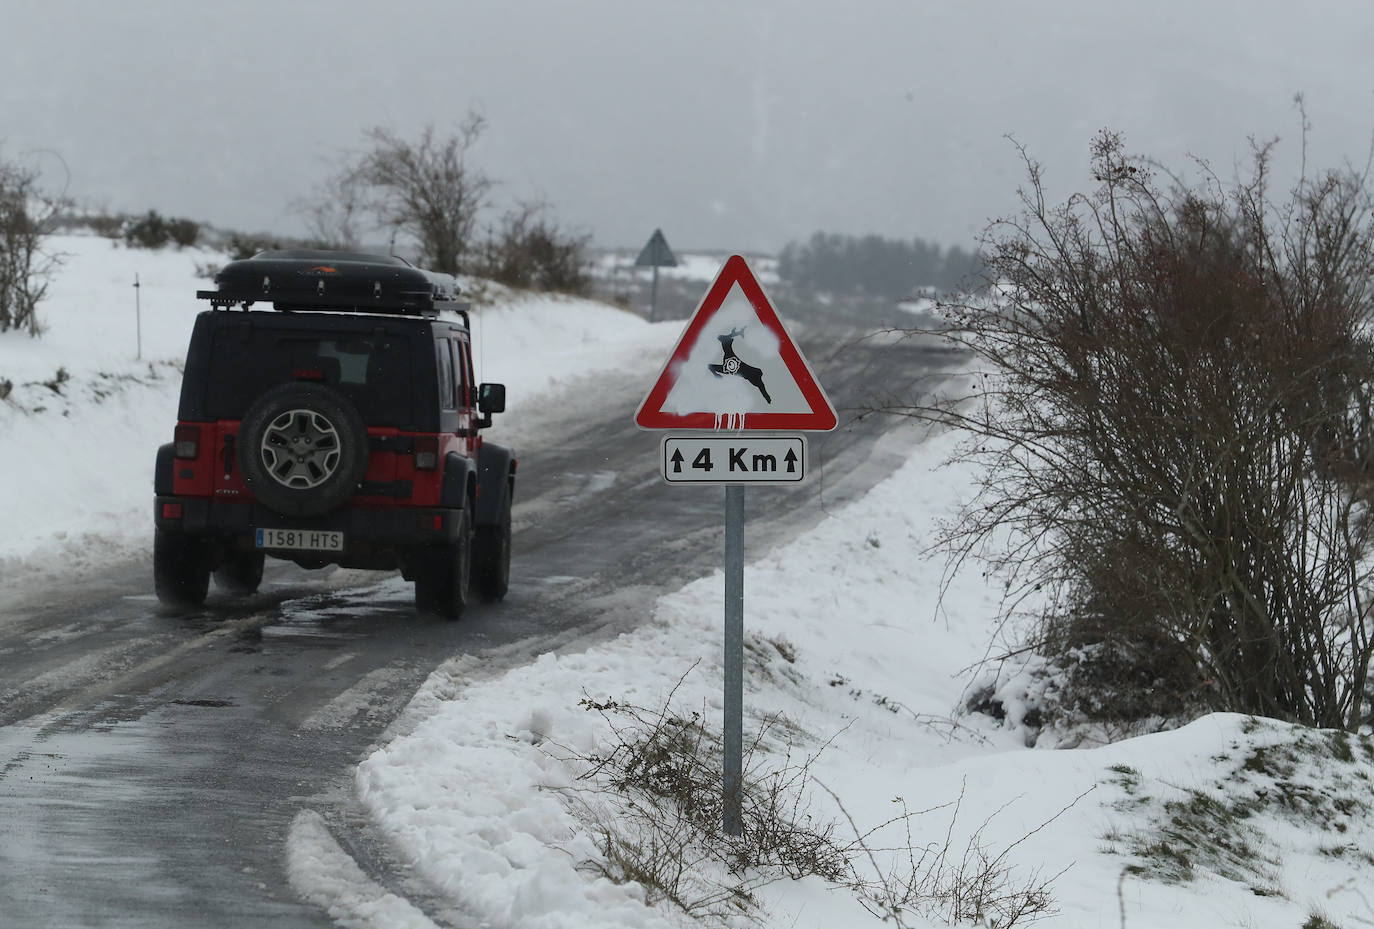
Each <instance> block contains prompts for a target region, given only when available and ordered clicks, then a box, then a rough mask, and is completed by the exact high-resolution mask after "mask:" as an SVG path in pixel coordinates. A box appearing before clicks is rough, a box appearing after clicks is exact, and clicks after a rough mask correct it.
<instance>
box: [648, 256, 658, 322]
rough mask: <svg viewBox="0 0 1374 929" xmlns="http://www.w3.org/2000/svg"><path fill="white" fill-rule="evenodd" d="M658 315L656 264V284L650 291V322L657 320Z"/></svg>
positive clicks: (656, 275)
mask: <svg viewBox="0 0 1374 929" xmlns="http://www.w3.org/2000/svg"><path fill="white" fill-rule="evenodd" d="M657 315H658V265H654V286H653V289H652V290H650V291H649V322H651V323H652V322H657V320H655V319H654V317H655V316H657Z"/></svg>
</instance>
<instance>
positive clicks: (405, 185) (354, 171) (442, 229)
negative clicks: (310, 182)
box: [297, 113, 492, 274]
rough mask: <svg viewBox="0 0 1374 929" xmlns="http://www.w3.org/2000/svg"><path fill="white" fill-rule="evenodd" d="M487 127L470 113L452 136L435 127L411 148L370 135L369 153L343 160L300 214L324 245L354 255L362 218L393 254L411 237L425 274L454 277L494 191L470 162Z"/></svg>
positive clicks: (389, 135) (395, 138)
mask: <svg viewBox="0 0 1374 929" xmlns="http://www.w3.org/2000/svg"><path fill="white" fill-rule="evenodd" d="M485 127H486V121H485V120H484V119H483V118H482V117H481V116H480V115H479V114H477V113H470V114H469V115H468V117H467V118H466V119H465V120H464V121H463V122H462V124H460V125H459V126H458V129H457V132H456V133H454V134H453V135H449V136H441V135H439V134H438V133H436V132H435V129H434V127H433V126H432V125H431V126H426V127H425V129H424V130H423V131H422V132H421V133H420V137H419V139H418V140H415V141H411V140H409V139H405V138H402V137H401V136H400V135H397V134H396V133H395V132H393V131H391V130H389V129H384V128H381V127H377V128H374V129H371V130H369V131H368V133H367V142H368V147H367V148H366V149H364V150H363V151H362V152H360V153H358V154H357V155H355V156H352V157H351V158H348V159H346V160H345V162H344V164H343V165H342V167H341V169H340V170H339V172H338V173H337V174H336V175H335V176H333V177H332V178H330V179H329V180H328V181H326V182H325V184H324V185H323V186H322V187H321V189H320V190H319V191H318V192H317V193H316V194H315V196H314V197H312V198H311V199H310V200H308V201H306V202H305V203H302V204H298V205H297V209H298V210H299V211H301V212H303V213H304V214H305V216H306V220H307V223H308V224H309V225H310V226H311V231H312V234H314V235H316V236H317V237H318V238H320V240H321V242H322V244H325V245H329V246H332V247H350V248H351V247H354V246H355V245H356V243H357V241H358V239H359V237H360V229H359V227H360V217H362V216H366V217H369V218H371V219H373V220H375V222H376V224H377V225H378V226H380V227H381V228H382V229H384V230H387V231H388V232H389V233H390V235H391V239H392V246H393V250H394V248H395V239H396V237H397V236H408V237H410V238H411V239H413V240H414V242H415V244H416V245H417V246H418V247H419V249H420V251H421V261H422V262H423V263H424V265H425V266H426V267H429V268H433V269H434V270H436V271H446V272H448V273H450V274H456V273H458V272H459V270H460V265H461V262H462V260H463V258H464V257H465V256H466V255H467V253H468V252H469V251H470V250H471V249H472V246H473V244H474V242H473V232H474V230H475V228H476V223H477V217H478V214H479V213H480V212H481V210H482V209H483V207H484V206H485V205H486V200H487V195H488V193H489V192H490V190H491V186H492V181H491V179H490V178H489V177H488V176H487V175H486V174H485V173H484V172H482V171H481V170H480V169H478V168H476V167H475V166H473V165H472V164H471V163H470V160H469V157H468V153H469V150H470V149H471V148H472V146H473V145H475V144H476V142H477V140H478V139H479V138H480V137H481V135H482V131H483V129H485Z"/></svg>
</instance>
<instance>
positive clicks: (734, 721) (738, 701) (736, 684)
mask: <svg viewBox="0 0 1374 929" xmlns="http://www.w3.org/2000/svg"><path fill="white" fill-rule="evenodd" d="M724 743H725V764H724V782H723V785H722V786H723V789H724V792H725V794H724V796H725V815H724V817H723V820H724V822H723V824H722V825H723V826H724V829H725V834H726V835H740V834H742V832H743V823H742V821H741V817H740V807H741V804H740V797H741V794H742V788H743V786H744V487H743V485H730V486H728V487H726V488H725V720H724Z"/></svg>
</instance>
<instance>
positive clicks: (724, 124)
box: [0, 0, 1374, 251]
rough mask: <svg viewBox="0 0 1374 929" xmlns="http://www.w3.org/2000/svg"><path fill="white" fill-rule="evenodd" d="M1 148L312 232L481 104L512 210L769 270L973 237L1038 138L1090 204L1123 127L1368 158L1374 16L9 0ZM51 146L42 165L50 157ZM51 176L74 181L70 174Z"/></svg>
mask: <svg viewBox="0 0 1374 929" xmlns="http://www.w3.org/2000/svg"><path fill="white" fill-rule="evenodd" d="M3 7H4V10H3V18H2V19H0V140H3V152H4V154H6V155H8V156H10V157H14V156H17V155H25V154H28V153H32V152H36V151H38V150H45V149H46V150H53V151H56V152H58V153H60V154H61V156H62V158H63V159H64V161H65V163H66V166H67V168H68V170H69V173H70V177H71V180H70V193H71V194H73V195H74V196H76V197H77V198H78V200H80V201H83V202H85V203H87V204H90V205H94V206H103V207H106V208H108V209H112V210H128V211H143V210H146V209H149V208H155V209H157V210H158V211H160V212H162V213H164V214H171V215H176V216H186V217H189V218H193V219H199V220H204V221H208V222H212V223H215V224H216V225H221V226H228V227H233V228H239V229H248V230H266V231H277V232H294V231H300V226H301V223H300V220H299V218H298V217H297V216H296V215H294V214H293V212H292V211H291V209H290V204H291V202H292V201H293V200H296V199H298V198H299V197H301V196H302V195H305V194H307V193H309V192H310V190H311V188H312V187H313V186H314V185H315V184H316V183H317V182H318V181H319V180H320V179H321V178H322V177H323V176H324V175H325V174H326V173H328V171H329V170H330V165H331V159H334V158H336V157H337V156H338V155H339V154H340V153H342V152H344V151H347V150H349V149H351V148H352V149H356V148H357V147H358V146H359V145H360V144H361V143H362V133H363V130H364V129H366V128H367V127H370V126H385V127H388V128H390V129H394V130H396V131H397V132H400V133H402V134H403V135H408V136H413V135H415V134H416V133H417V132H418V130H419V129H420V128H421V127H423V126H424V125H425V124H426V123H434V124H435V125H436V126H437V127H439V128H441V129H444V128H446V127H449V126H454V125H456V124H457V122H458V121H459V120H461V118H462V117H463V115H464V114H465V113H466V112H468V110H469V109H470V108H475V109H477V110H479V111H480V112H481V113H482V114H484V115H485V117H486V119H487V121H488V129H487V131H486V133H485V134H484V135H483V137H482V138H481V140H480V142H479V143H478V145H477V147H476V148H475V149H474V151H473V157H474V159H475V160H476V161H477V162H478V163H479V164H480V165H481V166H482V167H483V168H484V169H485V170H486V171H487V172H488V173H489V174H491V175H492V176H493V177H495V178H497V179H498V180H499V181H500V182H501V186H500V187H499V189H498V195H499V196H500V197H501V198H503V199H505V200H507V201H509V200H513V199H515V198H530V197H543V198H544V199H546V200H548V201H549V202H550V203H551V204H552V205H553V206H554V207H555V209H556V211H557V213H558V215H559V217H560V218H562V219H563V220H564V221H565V222H566V223H568V224H571V225H575V226H578V227H581V228H583V229H585V230H586V231H589V232H590V233H592V235H593V237H594V240H595V242H596V244H598V245H606V246H630V247H638V246H639V245H641V244H643V242H644V241H645V240H646V239H647V238H648V236H649V234H650V233H651V232H652V231H653V229H654V228H655V227H656V226H661V227H662V228H663V230H664V232H665V234H666V235H667V238H668V241H669V243H670V244H672V245H673V247H674V248H677V249H679V250H682V249H691V248H714V249H735V250H764V251H772V250H776V249H778V248H780V247H781V246H782V245H783V244H785V243H786V242H787V241H788V240H790V239H800V238H804V237H806V236H808V235H810V234H811V233H812V232H813V231H815V230H817V229H824V230H827V231H834V232H844V233H852V234H865V233H870V232H873V233H879V234H882V235H886V236H892V237H902V238H909V237H912V236H919V237H922V238H926V239H930V240H934V241H938V242H941V243H943V244H946V245H950V244H955V243H959V244H964V245H972V244H973V242H974V239H975V237H976V235H977V233H978V232H979V231H980V230H981V229H982V228H983V227H984V226H985V225H986V223H987V221H988V220H989V219H990V218H992V217H994V216H997V215H1002V214H1005V213H1007V212H1009V211H1012V210H1013V209H1014V208H1015V206H1016V201H1015V195H1016V188H1017V185H1018V184H1019V183H1020V182H1021V180H1022V177H1023V172H1022V170H1021V165H1020V163H1019V161H1018V158H1017V155H1016V152H1015V149H1014V148H1013V147H1012V145H1011V144H1010V143H1009V142H1008V141H1007V138H1006V137H1007V136H1008V135H1010V136H1013V137H1014V138H1015V139H1016V140H1018V141H1019V142H1021V143H1023V144H1024V145H1025V146H1026V147H1027V148H1028V149H1029V151H1030V153H1031V154H1032V155H1033V156H1034V157H1035V158H1037V159H1038V160H1039V161H1040V162H1041V163H1042V164H1043V165H1044V168H1045V170H1046V173H1047V177H1048V179H1049V182H1050V185H1051V189H1052V191H1055V192H1064V193H1067V192H1068V191H1069V190H1071V189H1074V188H1075V187H1086V186H1090V183H1091V181H1090V179H1089V178H1088V176H1087V170H1086V166H1087V150H1088V143H1089V140H1090V139H1091V137H1092V135H1093V133H1094V132H1095V131H1096V130H1097V129H1099V128H1102V127H1112V128H1114V129H1118V130H1120V131H1122V132H1123V133H1124V134H1125V135H1126V138H1127V142H1128V145H1129V146H1130V147H1131V148H1132V149H1133V150H1136V151H1140V152H1144V153H1148V154H1151V155H1155V156H1158V157H1160V158H1162V159H1163V160H1165V161H1166V162H1168V163H1172V164H1178V163H1182V162H1183V160H1184V159H1185V158H1186V156H1188V155H1190V154H1192V155H1197V156H1200V157H1204V158H1206V159H1208V160H1209V161H1210V162H1211V164H1212V166H1213V167H1214V168H1216V169H1217V170H1218V171H1219V173H1222V174H1223V175H1226V176H1229V175H1230V174H1231V172H1232V168H1233V165H1235V164H1236V163H1237V162H1238V160H1243V159H1244V157H1245V154H1246V151H1247V144H1248V143H1247V139H1248V138H1249V137H1251V136H1260V137H1264V138H1268V137H1272V136H1276V135H1277V136H1281V137H1282V138H1283V140H1284V141H1283V146H1284V147H1283V150H1282V151H1283V153H1284V156H1285V157H1288V158H1289V161H1288V162H1287V164H1288V166H1290V167H1291V166H1292V165H1294V164H1296V160H1297V152H1298V141H1299V139H1298V137H1299V131H1298V127H1299V118H1298V115H1297V113H1296V111H1295V109H1294V107H1293V102H1292V101H1293V96H1294V94H1295V93H1299V92H1301V93H1303V94H1304V95H1305V97H1306V101H1307V109H1308V115H1309V119H1310V121H1311V123H1312V126H1313V129H1312V134H1311V145H1310V153H1309V163H1315V164H1317V165H1318V166H1332V165H1336V164H1339V163H1340V162H1342V161H1343V160H1350V161H1353V162H1357V163H1359V164H1360V165H1363V164H1364V162H1365V159H1366V157H1367V155H1368V151H1369V145H1370V139H1371V133H1372V132H1374V3H1370V2H1368V0H1341V2H1336V0H1151V2H1134V0H1133V2H1129V3H1128V2H1115V0H1021V2H1009V0H941V2H935V0H907V2H897V0H887V2H884V0H871V2H870V0H791V2H775V0H738V2H733V3H728V2H712V0H695V2H660V0H633V2H618V0H615V2H613V0H577V2H552V0H543V2H535V0H525V2H520V0H509V2H462V0H447V2H439V0H435V2H421V0H365V2H359V0H333V2H327V3H326V2H319V3H317V2H291V0H271V2H263V0H242V2H233V0H223V2H217V3H207V2H203V0H125V2H119V3H114V2H106V0H88V2H78V0H43V2H38V0H4V3H3ZM44 157H46V156H44ZM47 163H48V164H54V163H55V162H54V161H53V159H51V158H47Z"/></svg>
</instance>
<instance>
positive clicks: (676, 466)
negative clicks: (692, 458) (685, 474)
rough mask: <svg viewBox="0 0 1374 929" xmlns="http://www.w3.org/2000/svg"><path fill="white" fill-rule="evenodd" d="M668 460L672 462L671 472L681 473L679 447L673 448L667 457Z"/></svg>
mask: <svg viewBox="0 0 1374 929" xmlns="http://www.w3.org/2000/svg"><path fill="white" fill-rule="evenodd" d="M668 460H669V461H671V462H672V463H673V473H674V474H681V473H682V449H680V448H675V449H673V454H672V455H671V456H670V457H669V458H668Z"/></svg>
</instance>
